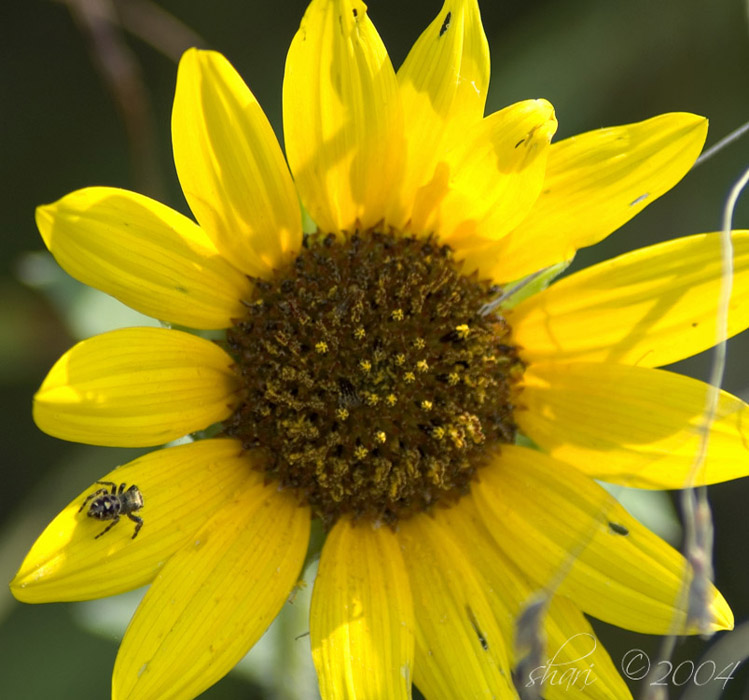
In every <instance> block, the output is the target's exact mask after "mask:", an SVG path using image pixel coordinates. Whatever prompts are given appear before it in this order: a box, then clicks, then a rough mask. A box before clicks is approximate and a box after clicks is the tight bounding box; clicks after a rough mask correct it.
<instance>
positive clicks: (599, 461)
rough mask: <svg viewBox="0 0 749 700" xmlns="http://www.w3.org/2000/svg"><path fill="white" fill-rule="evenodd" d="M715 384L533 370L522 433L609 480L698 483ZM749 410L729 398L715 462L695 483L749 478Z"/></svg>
mask: <svg viewBox="0 0 749 700" xmlns="http://www.w3.org/2000/svg"><path fill="white" fill-rule="evenodd" d="M709 390H710V387H709V385H707V384H705V383H703V382H700V381H697V380H696V379H690V378H689V377H684V376H681V375H679V374H674V373H672V372H666V371H664V370H657V369H649V368H645V367H629V366H626V365H614V364H597V363H585V362H581V363H558V364H554V363H546V364H533V365H531V366H530V367H529V368H528V370H527V371H526V373H525V389H524V391H523V393H522V394H521V402H522V404H523V407H524V410H520V411H518V412H517V413H516V414H515V417H516V419H517V421H518V425H519V426H520V428H521V430H522V431H523V432H524V433H525V434H526V435H528V436H529V437H530V438H532V439H533V441H534V442H535V443H536V444H537V445H539V446H540V447H541V448H542V449H543V450H544V451H546V452H548V453H550V454H552V455H554V456H555V457H557V458H558V459H561V460H563V461H565V462H567V463H569V464H574V465H575V466H576V467H577V468H578V469H579V470H580V471H583V472H585V473H586V474H588V475H590V476H592V477H594V478H596V479H603V480H604V481H611V482H615V483H620V484H624V485H625V486H634V487H637V488H651V489H652V488H656V489H678V488H683V487H685V486H688V485H689V484H690V475H691V470H692V467H693V465H694V460H695V456H696V455H697V453H698V451H699V444H700V436H699V429H700V427H701V425H702V423H703V414H704V411H705V406H706V400H707V394H708V391H709ZM748 417H749V410H747V405H746V404H745V403H744V402H743V401H741V400H740V399H737V398H736V397H735V396H731V394H729V393H727V392H721V395H720V400H719V402H718V410H717V415H716V420H715V422H714V423H713V425H712V430H711V433H710V442H709V448H708V455H707V460H706V461H705V464H704V466H703V468H702V469H701V470H700V472H699V473H698V474H696V475H695V480H694V484H695V485H697V484H714V483H718V482H720V481H727V480H729V479H737V478H739V477H742V476H746V475H747V473H749V459H748V457H749V428H748V427H747V426H749V421H748V420H747V419H748Z"/></svg>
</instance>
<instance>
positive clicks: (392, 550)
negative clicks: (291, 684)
mask: <svg viewBox="0 0 749 700" xmlns="http://www.w3.org/2000/svg"><path fill="white" fill-rule="evenodd" d="M310 635H311V642H312V658H313V659H314V661H315V666H316V668H317V676H318V679H319V681H320V693H321V694H322V697H323V698H331V699H332V698H374V699H377V698H410V697H411V679H412V672H413V655H414V619H413V605H412V602H411V591H410V589H409V583H408V576H407V575H406V571H405V567H404V564H403V558H402V556H401V551H400V545H399V543H398V540H397V538H396V536H395V534H394V533H393V532H392V531H391V530H390V529H389V528H386V527H379V528H377V529H375V528H374V527H373V526H372V525H370V524H369V523H367V522H362V523H359V524H357V525H356V526H352V524H351V522H350V521H349V520H348V519H345V520H339V521H338V523H337V524H336V525H335V527H333V529H332V530H331V531H330V533H329V534H328V537H327V539H326V540H325V545H324V547H323V550H322V555H321V557H320V567H319V569H318V571H317V578H316V579H315V587H314V590H313V593H312V607H311V610H310Z"/></svg>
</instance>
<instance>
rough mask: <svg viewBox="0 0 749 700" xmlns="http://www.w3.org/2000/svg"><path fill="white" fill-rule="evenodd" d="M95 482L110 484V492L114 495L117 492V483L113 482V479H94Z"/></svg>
mask: <svg viewBox="0 0 749 700" xmlns="http://www.w3.org/2000/svg"><path fill="white" fill-rule="evenodd" d="M94 483H95V484H104V485H105V486H110V487H111V491H110V493H111V494H112V495H113V496H114V495H115V494H116V493H117V484H115V483H114V481H95V482H94Z"/></svg>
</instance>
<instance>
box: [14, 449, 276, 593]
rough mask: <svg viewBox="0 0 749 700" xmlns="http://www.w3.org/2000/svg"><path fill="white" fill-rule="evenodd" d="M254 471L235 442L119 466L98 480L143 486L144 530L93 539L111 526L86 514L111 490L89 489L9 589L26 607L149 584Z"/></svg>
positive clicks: (124, 522) (127, 527) (51, 528)
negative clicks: (90, 503) (99, 494)
mask: <svg viewBox="0 0 749 700" xmlns="http://www.w3.org/2000/svg"><path fill="white" fill-rule="evenodd" d="M250 467H251V464H250V462H249V461H248V457H247V456H246V455H242V446H241V445H240V444H239V443H237V442H235V441H234V440H203V441H201V442H193V443H190V444H188V445H182V446H179V447H172V448H169V449H165V450H158V451H156V452H151V453H150V454H147V455H145V456H144V457H140V458H139V459H136V460H134V461H132V462H129V463H128V464H126V465H124V466H122V467H118V468H117V469H115V470H114V471H111V472H110V473H109V474H106V475H105V476H103V477H102V478H101V480H102V481H111V482H114V483H116V484H118V485H119V484H123V483H124V484H126V485H127V486H128V488H129V487H130V486H131V485H136V486H137V487H138V490H139V491H140V492H141V494H142V496H143V508H142V509H141V510H139V511H137V512H136V513H135V514H136V515H138V516H139V517H141V518H142V519H143V527H142V529H141V530H140V532H139V533H138V535H137V537H135V538H134V539H133V531H134V524H133V523H132V522H131V521H130V520H128V519H127V518H125V517H123V518H122V519H121V522H119V523H117V525H116V526H115V527H113V528H112V529H111V530H110V531H109V532H107V533H106V534H105V535H102V536H101V537H99V538H98V539H97V538H96V536H97V535H98V534H99V533H100V532H102V531H103V530H104V528H105V527H106V526H107V525H108V524H111V523H108V522H107V521H101V520H96V519H94V518H90V517H87V508H85V507H84V508H83V511H81V507H82V505H83V503H84V500H85V499H86V498H87V497H88V496H89V495H91V494H92V493H93V492H95V491H96V490H98V489H100V488H109V487H106V486H103V485H101V484H92V485H91V486H90V487H89V488H88V489H86V490H85V491H84V492H83V493H81V494H80V495H79V496H77V497H76V498H75V499H74V500H73V501H72V502H71V503H69V504H68V505H67V506H66V507H65V508H64V509H63V510H62V512H61V513H60V514H59V515H58V516H57V517H56V518H55V519H54V520H53V521H52V522H51V523H50V524H49V525H48V526H47V527H46V528H45V530H44V532H43V533H42V534H41V535H40V536H39V538H38V539H37V540H36V542H35V543H34V545H33V546H32V548H31V551H30V552H29V553H28V554H27V555H26V558H25V559H24V561H23V564H21V568H20V569H19V571H18V573H17V574H16V577H15V578H14V579H13V581H12V582H11V584H10V586H11V591H12V592H13V595H14V596H15V597H16V598H18V600H20V601H23V602H24V603H50V602H57V601H65V600H90V599H91V598H102V597H104V596H109V595H116V594H117V593H123V592H124V591H129V590H132V589H133V588H138V586H143V585H144V584H146V583H150V582H151V581H152V580H153V578H154V577H155V576H156V573H157V572H158V571H159V569H160V568H161V567H162V566H163V564H164V562H165V561H167V559H169V557H170V556H171V555H172V554H173V553H174V552H175V551H176V550H177V549H179V548H180V547H182V546H184V545H185V544H186V543H187V541H188V540H189V539H190V538H192V537H193V535H194V534H195V532H196V530H198V529H199V528H200V527H201V526H202V525H203V523H205V521H206V520H208V518H210V517H211V516H212V515H213V514H214V513H215V512H216V511H217V510H218V509H219V508H220V507H221V506H222V505H223V504H224V503H225V502H226V501H228V500H229V499H230V498H232V497H234V495H235V493H236V492H237V489H239V488H240V487H241V486H242V485H243V484H246V483H247V481H248V479H251V478H253V477H254V478H255V479H256V480H257V479H260V478H261V477H260V475H259V474H256V473H255V472H252V471H250ZM102 571H106V576H102Z"/></svg>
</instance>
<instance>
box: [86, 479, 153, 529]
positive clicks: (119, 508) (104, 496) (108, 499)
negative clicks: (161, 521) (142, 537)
mask: <svg viewBox="0 0 749 700" xmlns="http://www.w3.org/2000/svg"><path fill="white" fill-rule="evenodd" d="M96 483H97V484H104V485H105V486H109V487H110V489H109V491H107V489H98V490H96V491H94V492H93V493H92V494H90V495H89V496H87V497H86V500H85V501H83V505H82V506H81V507H80V508H79V509H78V512H79V513H80V512H81V511H82V510H83V509H84V508H85V507H86V504H87V503H88V502H89V501H91V500H93V503H91V505H90V506H89V508H88V512H87V513H86V515H88V517H89V518H96V519H97V520H111V521H112V522H111V523H109V525H107V527H106V528H104V530H102V531H101V532H100V533H99V534H98V535H96V537H94V539H95V540H96V539H99V537H101V536H102V535H103V534H104V533H106V532H109V530H111V529H112V528H113V527H114V526H115V525H116V524H117V523H118V522H120V516H122V515H127V517H128V518H130V520H132V521H133V522H134V523H135V532H134V533H133V537H132V539H135V536H136V535H137V534H138V531H139V530H140V529H141V528H142V527H143V519H142V518H139V517H138V516H137V515H133V512H134V511H136V510H140V509H141V508H142V507H143V494H142V493H141V492H140V491H139V490H138V487H137V486H136V485H135V484H133V485H132V486H131V487H130V488H129V489H128V490H127V491H125V484H120V488H119V489H118V488H117V484H115V483H114V481H97V482H96Z"/></svg>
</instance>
